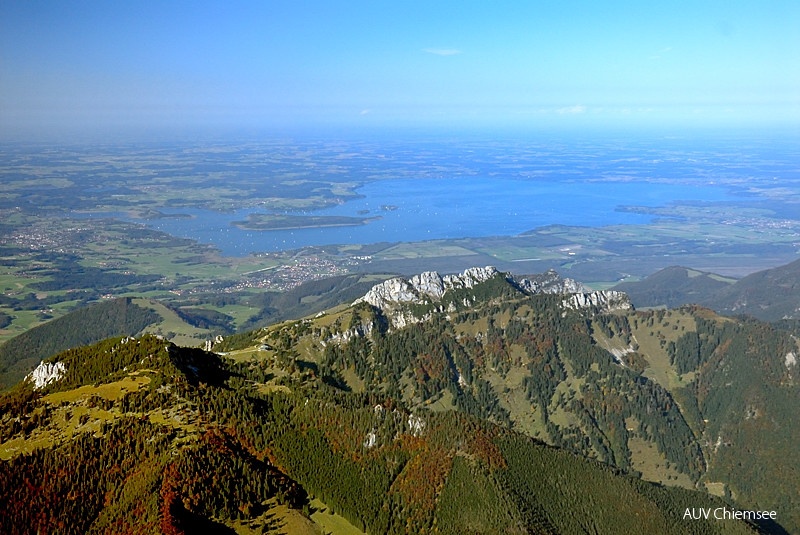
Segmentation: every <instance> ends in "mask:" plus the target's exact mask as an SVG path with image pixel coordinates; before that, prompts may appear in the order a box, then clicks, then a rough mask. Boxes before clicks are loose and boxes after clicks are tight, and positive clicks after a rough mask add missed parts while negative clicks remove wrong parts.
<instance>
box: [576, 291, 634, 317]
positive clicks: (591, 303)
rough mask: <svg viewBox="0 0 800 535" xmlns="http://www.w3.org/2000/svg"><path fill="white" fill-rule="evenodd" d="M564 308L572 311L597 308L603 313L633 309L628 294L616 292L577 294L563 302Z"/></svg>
mask: <svg viewBox="0 0 800 535" xmlns="http://www.w3.org/2000/svg"><path fill="white" fill-rule="evenodd" d="M562 306H563V307H564V308H569V309H572V310H582V309H587V308H596V309H598V310H601V311H603V312H612V311H614V310H630V309H631V308H633V306H632V305H631V301H630V299H629V298H628V294H626V293H625V292H618V291H615V290H602V291H597V292H588V293H575V294H572V295H570V296H569V297H568V298H566V299H564V301H562Z"/></svg>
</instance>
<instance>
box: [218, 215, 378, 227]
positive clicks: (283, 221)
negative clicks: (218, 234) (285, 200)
mask: <svg viewBox="0 0 800 535" xmlns="http://www.w3.org/2000/svg"><path fill="white" fill-rule="evenodd" d="M378 219H380V216H378V217H349V216H336V215H325V216H304V215H289V214H250V215H248V216H247V221H233V222H232V223H231V225H233V226H235V227H238V228H240V229H243V230H291V229H301V228H323V227H355V226H360V225H366V224H367V223H369V222H370V221H376V220H378Z"/></svg>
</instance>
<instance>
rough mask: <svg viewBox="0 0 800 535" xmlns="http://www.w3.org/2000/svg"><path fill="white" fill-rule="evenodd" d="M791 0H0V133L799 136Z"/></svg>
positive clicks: (798, 54) (797, 15)
mask: <svg viewBox="0 0 800 535" xmlns="http://www.w3.org/2000/svg"><path fill="white" fill-rule="evenodd" d="M798 28H800V2H798V1H797V0H759V1H752V0H747V1H739V0H725V1H703V0H693V1H680V0H678V1H665V2H646V1H636V2H632V1H628V2H620V1H616V2H615V1H609V0H605V1H602V2H599V1H568V0H567V1H556V0H552V1H518V2H508V1H505V2H504V1H488V0H487V1H470V0H461V1H459V2H436V1H433V0H428V1H425V2H419V1H414V0H405V1H403V2H398V1H394V2H383V1H352V2H330V1H305V2H304V1H299V0H295V1H286V2H284V1H260V2H235V1H234V2H224V3H223V2H214V3H212V2H205V3H204V2H167V1H158V2H151V1H130V2H128V1H125V2H122V1H119V2H118V1H108V0H105V1H80V2H79V1H69V0H62V1H22V0H16V1H15V0H5V1H3V2H0V128H2V130H3V132H2V135H3V137H6V138H7V137H14V136H15V135H17V134H19V135H23V134H25V133H34V134H35V133H36V132H45V131H60V130H63V131H69V130H70V129H77V130H80V129H84V130H98V131H105V130H113V129H117V128H123V129H124V128H128V127H133V128H139V127H152V128H159V127H173V128H189V129H191V128H195V127H215V126H255V127H265V128H270V127H273V128H282V127H286V126H287V125H309V126H314V125H333V126H336V125H349V126H353V125H355V126H357V125H366V126H373V127H381V126H402V125H413V126H424V125H439V126H445V127H454V128H458V127H463V126H478V127H481V126H491V127H502V126H506V125H512V126H521V127H530V128H537V127H552V126H570V125H575V126H582V125H598V126H606V125H609V126H615V125H618V126H625V125H644V126H657V125H662V124H674V125H686V126H703V125H727V124H736V125H744V126H749V125H766V126H769V125H773V124H783V125H788V126H791V127H795V126H797V125H798V124H800V31H799V30H798Z"/></svg>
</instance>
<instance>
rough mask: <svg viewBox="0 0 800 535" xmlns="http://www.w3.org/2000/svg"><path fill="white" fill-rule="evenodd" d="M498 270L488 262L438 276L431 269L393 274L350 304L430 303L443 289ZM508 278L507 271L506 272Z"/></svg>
mask: <svg viewBox="0 0 800 535" xmlns="http://www.w3.org/2000/svg"><path fill="white" fill-rule="evenodd" d="M498 275H501V273H500V272H499V271H498V270H497V268H494V267H492V266H487V267H484V268H479V267H474V268H470V269H468V270H466V271H464V272H463V273H461V274H457V275H445V276H444V277H442V276H441V275H439V274H438V273H437V272H435V271H426V272H424V273H420V274H419V275H414V276H413V277H411V279H408V280H406V279H403V278H402V277H396V278H394V279H389V280H387V281H384V282H382V283H380V284H377V285H375V286H373V287H372V289H370V291H369V292H367V294H366V295H364V297H361V298H359V299H357V300H356V301H355V302H354V303H353V304H358V303H361V302H367V303H369V304H370V305H372V306H375V307H378V308H380V309H382V310H385V309H387V308H393V307H394V306H395V305H398V304H402V303H426V304H427V303H432V302H436V301H440V300H441V299H442V297H443V296H444V294H445V292H447V291H449V290H453V289H460V288H473V287H474V286H475V285H476V284H480V283H481V282H486V281H487V280H489V279H491V278H492V277H496V276H498ZM506 278H507V279H508V278H509V275H506Z"/></svg>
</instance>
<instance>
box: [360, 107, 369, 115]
mask: <svg viewBox="0 0 800 535" xmlns="http://www.w3.org/2000/svg"><path fill="white" fill-rule="evenodd" d="M370 113H372V110H371V109H369V108H367V109H365V110H361V111H360V112H359V115H369V114H370Z"/></svg>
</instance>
